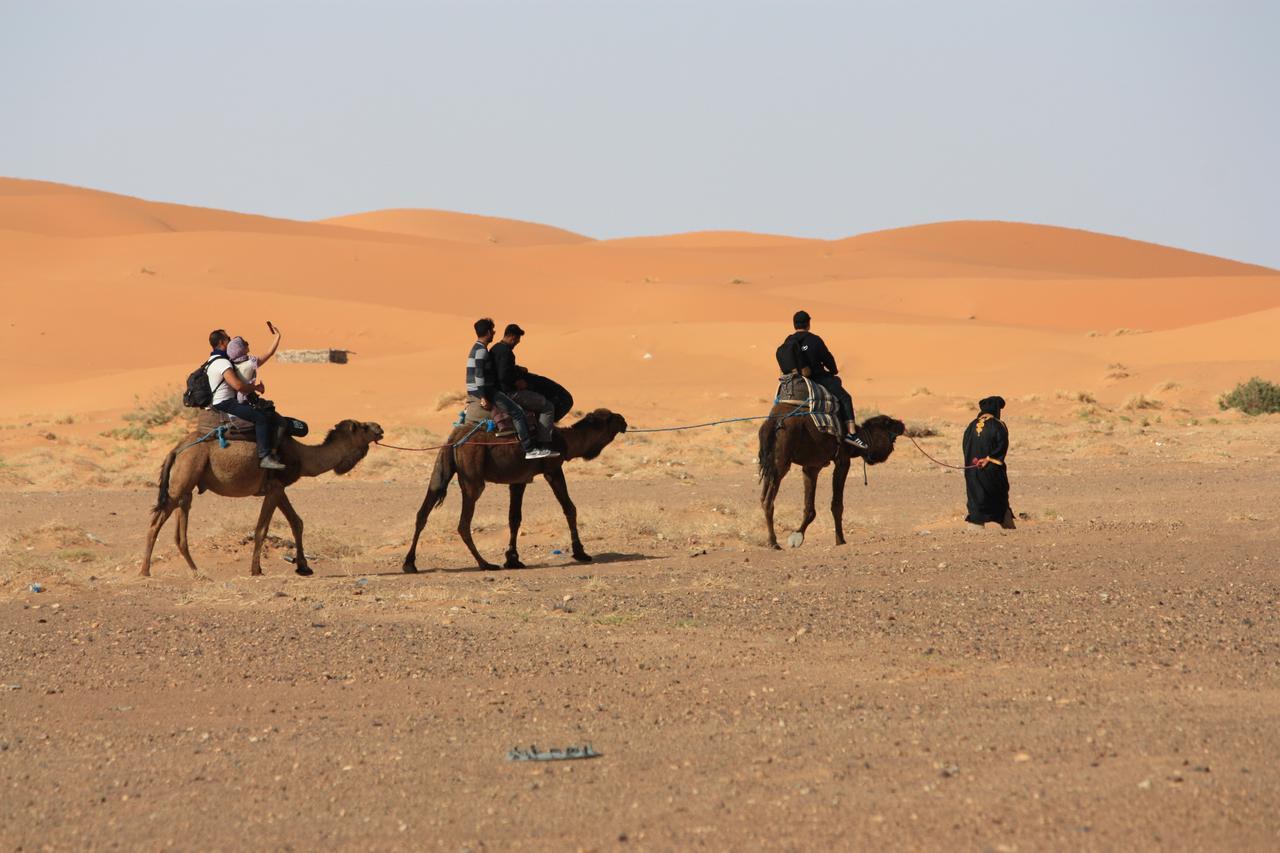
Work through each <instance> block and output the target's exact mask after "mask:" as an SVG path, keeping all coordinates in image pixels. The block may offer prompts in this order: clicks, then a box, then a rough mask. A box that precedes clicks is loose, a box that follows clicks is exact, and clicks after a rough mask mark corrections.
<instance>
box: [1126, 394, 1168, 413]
mask: <svg viewBox="0 0 1280 853" xmlns="http://www.w3.org/2000/svg"><path fill="white" fill-rule="evenodd" d="M1162 405H1164V404H1163V403H1161V402H1160V401H1159V400H1153V399H1151V398H1150V397H1147V396H1145V395H1143V394H1134V395H1133V396H1132V397H1130V398H1129V399H1127V400H1125V401H1124V408H1126V409H1128V410H1130V411H1138V410H1140V409H1158V408H1160V407H1161V406H1162Z"/></svg>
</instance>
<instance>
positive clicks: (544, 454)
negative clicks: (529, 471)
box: [524, 447, 560, 459]
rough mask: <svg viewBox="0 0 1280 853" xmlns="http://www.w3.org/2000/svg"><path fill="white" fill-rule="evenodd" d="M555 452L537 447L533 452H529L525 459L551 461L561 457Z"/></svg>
mask: <svg viewBox="0 0 1280 853" xmlns="http://www.w3.org/2000/svg"><path fill="white" fill-rule="evenodd" d="M559 455H560V454H559V453H556V452H555V451H554V450H547V449H546V448H545V447H535V448H534V449H533V450H530V451H527V452H526V453H525V455H524V458H525V459H549V458H551V457H554V456H559Z"/></svg>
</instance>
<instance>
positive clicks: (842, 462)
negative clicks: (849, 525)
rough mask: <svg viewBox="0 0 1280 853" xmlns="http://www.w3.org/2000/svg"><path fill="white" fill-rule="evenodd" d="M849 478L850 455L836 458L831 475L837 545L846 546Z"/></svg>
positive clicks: (832, 513)
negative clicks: (846, 482)
mask: <svg viewBox="0 0 1280 853" xmlns="http://www.w3.org/2000/svg"><path fill="white" fill-rule="evenodd" d="M848 477H849V455H848V454H847V453H841V454H838V455H837V456H836V467H835V470H834V471H833V472H832V473H831V520H832V521H833V522H835V526H836V544H837V545H843V544H844V484H845V480H847V479H848Z"/></svg>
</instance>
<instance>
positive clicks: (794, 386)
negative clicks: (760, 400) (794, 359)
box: [775, 373, 844, 438]
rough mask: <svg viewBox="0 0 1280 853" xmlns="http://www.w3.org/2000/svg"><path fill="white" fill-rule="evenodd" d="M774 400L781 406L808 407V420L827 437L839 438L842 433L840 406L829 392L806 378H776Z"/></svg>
mask: <svg viewBox="0 0 1280 853" xmlns="http://www.w3.org/2000/svg"><path fill="white" fill-rule="evenodd" d="M775 399H776V400H777V401H778V402H779V403H781V404H782V405H789V406H808V407H809V419H810V420H811V421H813V425H814V426H816V427H817V428H818V429H820V430H822V431H823V432H825V433H826V434H827V435H833V436H835V437H836V438H839V437H840V435H841V433H842V432H844V430H843V429H842V426H841V423H840V404H839V403H838V402H836V398H835V397H833V396H831V392H830V391H828V390H827V389H826V388H823V387H822V386H821V385H818V384H816V383H814V382H813V381H812V380H810V379H809V378H808V377H807V376H800V375H798V374H795V373H791V374H788V375H786V376H780V377H778V393H777V396H776V397H775Z"/></svg>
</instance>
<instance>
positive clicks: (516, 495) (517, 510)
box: [502, 483, 525, 569]
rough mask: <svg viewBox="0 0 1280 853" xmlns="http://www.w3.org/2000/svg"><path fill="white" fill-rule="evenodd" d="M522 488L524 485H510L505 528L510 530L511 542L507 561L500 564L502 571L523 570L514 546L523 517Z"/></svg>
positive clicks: (523, 566) (518, 553)
mask: <svg viewBox="0 0 1280 853" xmlns="http://www.w3.org/2000/svg"><path fill="white" fill-rule="evenodd" d="M524 487H525V484H524V483H512V484H511V505H510V506H509V507H508V508H507V526H508V527H510V528H511V542H510V543H509V544H508V545H507V561H506V562H505V563H503V564H502V567H503V568H504V569H523V568H525V565H524V563H522V562H520V550H519V548H518V547H517V546H516V537H517V536H519V535H520V521H521V519H522V517H523V515H522V511H523V509H524Z"/></svg>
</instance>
